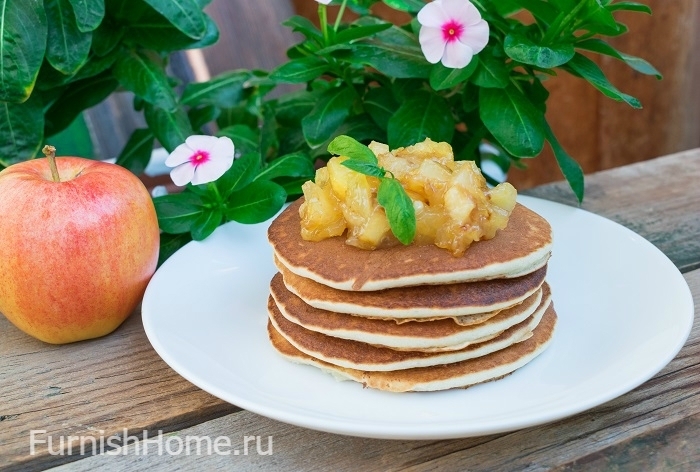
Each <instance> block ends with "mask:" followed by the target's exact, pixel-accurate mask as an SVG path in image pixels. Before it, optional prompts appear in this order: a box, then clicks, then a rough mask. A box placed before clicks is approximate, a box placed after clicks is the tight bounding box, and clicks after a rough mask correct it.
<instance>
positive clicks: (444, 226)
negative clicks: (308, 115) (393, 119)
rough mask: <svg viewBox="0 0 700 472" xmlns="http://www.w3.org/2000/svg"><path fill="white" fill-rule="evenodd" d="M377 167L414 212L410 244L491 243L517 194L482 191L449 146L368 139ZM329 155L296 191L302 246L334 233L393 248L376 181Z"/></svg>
mask: <svg viewBox="0 0 700 472" xmlns="http://www.w3.org/2000/svg"><path fill="white" fill-rule="evenodd" d="M369 148H370V149H371V150H372V152H374V154H375V155H376V156H377V159H378V161H379V165H380V166H381V167H382V168H383V169H385V170H386V171H387V172H390V173H391V174H392V175H393V177H394V178H396V179H398V180H399V181H400V182H401V184H402V186H403V187H404V189H405V190H406V192H407V194H408V196H409V197H410V198H411V200H412V201H413V207H414V209H415V213H416V236H415V239H414V241H413V243H414V244H435V245H436V246H438V247H441V248H444V249H447V250H448V251H450V252H451V253H452V254H453V255H455V256H461V255H462V254H463V253H464V251H465V250H466V249H467V248H468V247H469V245H470V244H471V243H472V242H474V241H480V240H484V239H491V238H493V237H494V236H495V235H496V232H497V231H498V230H499V229H503V228H505V227H506V225H507V224H508V217H509V216H510V213H511V211H512V210H513V208H514V207H515V198H516V195H517V193H516V190H515V188H513V186H512V185H511V184H509V183H502V184H499V185H497V186H496V187H494V188H488V186H487V185H486V180H485V179H484V177H483V176H482V175H481V172H480V170H479V168H478V167H477V166H476V164H475V163H474V162H473V161H455V160H454V155H453V153H452V148H451V146H450V145H449V144H448V143H436V142H434V141H431V140H430V139H426V140H425V141H423V142H422V143H418V144H415V145H413V146H409V147H405V148H399V149H396V150H394V151H389V147H388V146H387V145H385V144H380V143H376V142H372V143H371V144H370V145H369ZM345 159H346V158H345V157H342V156H339V157H333V158H331V159H330V160H329V161H328V165H327V166H326V167H324V168H321V169H318V170H317V171H316V178H315V182H311V181H309V182H306V183H305V184H304V185H303V186H302V189H303V191H304V198H305V202H304V203H303V204H302V205H301V207H300V208H299V213H300V216H301V235H302V237H303V238H304V239H305V240H308V241H320V240H322V239H325V238H330V237H333V236H341V235H342V234H343V233H345V232H346V231H347V235H346V242H347V244H350V245H352V246H357V247H359V248H362V249H376V248H378V247H381V246H385V245H392V244H398V241H397V240H396V238H395V237H394V236H393V234H392V233H391V228H390V227H389V222H388V220H387V218H386V215H385V213H384V209H383V208H382V207H381V206H380V205H379V203H378V202H377V188H378V186H379V179H377V178H375V177H370V176H366V175H363V174H360V173H358V172H355V171H353V170H351V169H349V168H347V167H345V166H344V165H342V162H343V160H345Z"/></svg>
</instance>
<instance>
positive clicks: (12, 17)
mask: <svg viewBox="0 0 700 472" xmlns="http://www.w3.org/2000/svg"><path fill="white" fill-rule="evenodd" d="M0 15H2V19H3V21H2V29H0V101H3V102H12V103H20V102H23V101H25V100H26V99H27V98H29V95H30V94H31V93H32V90H33V89H34V82H35V80H36V77H37V75H38V74H39V68H40V67H41V63H42V62H43V60H44V51H45V49H46V35H47V25H46V13H45V12H44V4H43V2H42V1H40V0H22V1H16V0H1V1H0ZM20 147H23V146H20Z"/></svg>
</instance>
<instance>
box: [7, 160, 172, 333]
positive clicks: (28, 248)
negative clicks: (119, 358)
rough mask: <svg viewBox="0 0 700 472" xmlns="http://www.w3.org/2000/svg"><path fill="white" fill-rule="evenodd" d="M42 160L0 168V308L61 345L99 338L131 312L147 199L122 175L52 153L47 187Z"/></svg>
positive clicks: (151, 245)
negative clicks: (55, 174)
mask: <svg viewBox="0 0 700 472" xmlns="http://www.w3.org/2000/svg"><path fill="white" fill-rule="evenodd" d="M52 157H53V156H52ZM49 164H50V162H49V160H48V159H44V158H42V159H35V160H31V161H26V162H22V163H19V164H15V165H12V166H10V167H8V168H7V169H5V170H3V171H2V172H0V312H2V313H3V314H4V315H5V316H6V317H7V319H9V320H10V321H11V322H12V323H13V324H14V325H15V326H17V327H18V328H19V329H21V330H22V331H24V332H25V333H27V334H29V335H31V336H34V337H36V338H38V339H41V340H42V341H45V342H47V343H52V344H62V343H69V342H73V341H80V340H83V339H90V338H96V337H99V336H103V335H105V334H108V333H110V332H112V331H113V330H115V329H116V328H117V327H118V326H119V325H120V324H121V323H122V322H123V321H124V320H125V319H126V318H127V317H128V316H129V314H130V313H131V312H133V311H134V309H135V308H136V306H137V304H138V303H139V301H140V300H141V297H142V296H143V293H144V291H145V289H146V285H147V284H148V281H149V280H150V278H151V276H152V275H153V272H154V271H155V268H156V264H157V260H158V248H159V239H160V235H159V230H158V220H157V219H156V212H155V209H154V207H153V202H152V200H151V197H150V195H149V193H148V191H147V190H146V188H145V187H144V185H143V184H142V183H141V181H140V180H139V179H138V178H137V177H136V176H135V175H134V174H132V173H131V172H129V171H128V170H126V169H124V168H122V167H120V166H117V165H115V164H109V163H104V162H99V161H92V160H88V159H82V158H78V157H59V158H57V159H56V167H57V172H58V175H59V179H60V181H58V182H57V181H54V179H53V178H52V171H51V169H50V165H49Z"/></svg>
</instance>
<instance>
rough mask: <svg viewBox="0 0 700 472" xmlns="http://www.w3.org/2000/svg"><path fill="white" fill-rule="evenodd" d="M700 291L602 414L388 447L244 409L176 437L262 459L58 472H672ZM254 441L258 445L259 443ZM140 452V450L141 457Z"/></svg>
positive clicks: (100, 462) (693, 276)
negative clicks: (651, 368)
mask: <svg viewBox="0 0 700 472" xmlns="http://www.w3.org/2000/svg"><path fill="white" fill-rule="evenodd" d="M685 278H686V280H687V281H688V284H689V285H690V287H691V290H692V292H693V294H694V300H695V306H696V307H697V308H696V311H695V316H696V323H695V325H694V328H693V331H692V333H691V335H690V338H689V340H688V342H687V343H686V345H685V347H684V348H683V349H682V350H681V352H680V353H679V355H678V356H677V357H676V358H675V359H674V360H673V361H672V362H671V363H670V364H669V365H668V366H666V368H664V369H663V370H662V371H661V372H660V373H659V374H658V375H657V376H656V377H654V378H653V379H651V380H650V381H648V382H646V383H645V384H644V385H642V386H640V387H639V388H637V389H635V390H633V391H632V392H630V393H628V394H626V395H623V396H622V397H620V398H617V399H615V400H613V401H610V402H608V403H606V404H604V405H601V406H599V407H597V408H594V409H592V410H589V411H587V412H585V413H582V414H579V415H577V416H574V417H572V418H569V419H565V420H562V421H559V422H556V423H552V424H549V425H544V426H540V427H536V428H529V429H525V430H521V431H516V432H513V433H507V434H498V435H492V436H485V437H478V438H466V439H454V440H445V441H387V440H374V439H364V438H351V437H344V436H338V435H335V434H327V433H321V432H317V431H311V430H308V429H304V428H299V427H296V426H291V425H287V424H284V423H280V422H278V421H274V420H270V419H268V418H263V417H260V416H257V415H255V414H253V413H250V412H247V411H240V412H238V413H234V414H231V415H228V416H225V417H223V418H219V419H215V420H212V421H209V422H206V423H203V424H200V425H197V426H194V427H192V428H188V429H185V430H183V431H179V432H177V433H176V434H177V436H179V437H180V438H183V439H184V438H186V437H187V436H210V437H212V438H214V437H219V436H228V437H230V439H231V444H232V447H233V448H235V449H238V450H240V451H242V450H243V446H242V445H243V436H260V437H261V441H260V450H261V452H267V451H268V447H267V446H268V441H269V439H268V437H269V436H272V454H271V455H262V454H258V452H257V449H256V447H257V446H256V445H255V444H256V443H253V442H251V443H250V448H249V451H248V454H247V455H239V456H222V455H215V454H211V455H205V454H202V455H200V456H198V455H196V454H194V453H193V454H192V455H190V456H186V455H177V456H176V455H167V454H166V455H163V456H158V455H157V450H156V447H155V446H150V452H149V453H148V454H146V455H144V454H143V453H141V455H135V454H134V452H135V451H134V446H133V445H132V446H130V447H127V450H126V451H125V452H127V455H121V456H118V457H114V456H106V455H103V456H95V457H90V458H87V459H84V460H81V461H79V462H77V463H74V464H71V466H70V467H65V468H64V467H58V468H56V469H54V472H59V471H66V470H73V471H86V472H87V471H91V470H97V469H100V470H101V469H109V470H119V471H139V470H144V469H148V470H162V471H171V470H173V471H174V470H183V471H186V470H195V469H198V470H226V469H227V468H235V470H240V471H248V470H250V471H253V470H304V471H309V472H310V471H318V472H325V471H328V470H336V471H345V470H347V471H350V470H362V471H374V470H376V471H386V470H402V471H413V470H415V471H418V470H420V471H425V470H435V471H448V470H469V471H495V470H518V471H525V470H531V471H534V470H549V469H552V468H561V469H564V470H582V471H585V470H630V471H636V470H645V471H652V470H658V471H662V470H674V471H682V470H687V471H696V470H698V468H699V467H700V390H698V388H697V385H698V382H700V323H698V322H697V321H699V319H700V270H695V271H693V272H690V273H688V274H686V275H685ZM254 445H255V446H254ZM143 450H144V449H143V447H142V446H139V451H143Z"/></svg>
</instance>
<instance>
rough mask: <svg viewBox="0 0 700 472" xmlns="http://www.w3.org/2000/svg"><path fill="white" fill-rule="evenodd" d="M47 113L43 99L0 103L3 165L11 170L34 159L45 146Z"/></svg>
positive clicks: (1, 163)
mask: <svg viewBox="0 0 700 472" xmlns="http://www.w3.org/2000/svg"><path fill="white" fill-rule="evenodd" d="M43 123H44V112H43V104H42V103H41V99H40V98H39V97H38V96H36V95H32V96H31V97H30V98H29V99H28V100H27V101H25V102H24V103H9V102H0V165H2V166H3V167H9V166H10V165H12V164H15V163H17V162H21V161H26V160H28V159H31V158H32V157H34V156H35V155H36V154H37V153H38V152H39V149H41V147H42V146H43V142H42V141H43V140H44V125H43Z"/></svg>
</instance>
